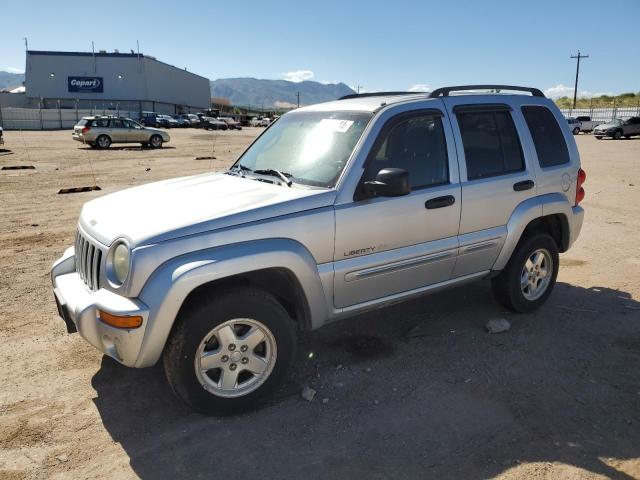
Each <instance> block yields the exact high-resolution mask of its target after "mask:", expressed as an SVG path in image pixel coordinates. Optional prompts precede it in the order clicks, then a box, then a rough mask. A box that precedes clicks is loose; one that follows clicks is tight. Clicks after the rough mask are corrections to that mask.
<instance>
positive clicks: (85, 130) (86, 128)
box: [82, 127, 91, 133]
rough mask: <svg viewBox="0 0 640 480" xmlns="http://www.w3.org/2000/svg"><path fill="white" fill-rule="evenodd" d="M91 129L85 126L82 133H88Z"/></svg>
mask: <svg viewBox="0 0 640 480" xmlns="http://www.w3.org/2000/svg"><path fill="white" fill-rule="evenodd" d="M89 130H91V128H90V127H84V128H83V129H82V133H87V132H88V131H89Z"/></svg>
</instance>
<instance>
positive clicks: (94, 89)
mask: <svg viewBox="0 0 640 480" xmlns="http://www.w3.org/2000/svg"><path fill="white" fill-rule="evenodd" d="M67 81H68V87H69V91H70V92H83V93H102V92H103V91H104V90H103V83H102V77H67Z"/></svg>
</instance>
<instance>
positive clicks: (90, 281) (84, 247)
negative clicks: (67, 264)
mask: <svg viewBox="0 0 640 480" xmlns="http://www.w3.org/2000/svg"><path fill="white" fill-rule="evenodd" d="M101 260H102V250H100V248H99V247H97V246H96V245H94V244H93V243H91V242H90V241H89V240H87V239H86V238H85V237H84V236H83V235H82V234H81V233H80V232H76V243H75V261H76V272H78V275H80V278H81V279H82V281H83V282H84V283H85V285H86V286H87V287H89V288H90V289H91V290H93V291H95V290H98V287H99V285H98V284H99V281H100V261H101Z"/></svg>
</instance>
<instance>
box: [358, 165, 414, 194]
mask: <svg viewBox="0 0 640 480" xmlns="http://www.w3.org/2000/svg"><path fill="white" fill-rule="evenodd" d="M363 187H364V188H363V193H364V194H365V195H366V196H368V197H373V196H376V195H378V196H381V197H399V196H402V195H407V194H409V193H411V182H410V181H409V172H407V171H406V170H405V169H403V168H383V169H382V170H380V171H379V172H378V174H377V175H376V179H375V180H369V181H368V182H364V185H363Z"/></svg>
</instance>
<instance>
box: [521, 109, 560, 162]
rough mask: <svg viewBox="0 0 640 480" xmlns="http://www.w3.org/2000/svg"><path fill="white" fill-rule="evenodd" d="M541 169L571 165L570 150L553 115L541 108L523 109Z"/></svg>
mask: <svg viewBox="0 0 640 480" xmlns="http://www.w3.org/2000/svg"><path fill="white" fill-rule="evenodd" d="M522 114H523V115H524V119H525V121H526V122H527V126H528V127H529V131H530V132H531V138H532V139H533V144H534V145H535V147H536V153H537V154H538V162H539V163H540V166H541V167H543V168H544V167H553V166H555V165H564V164H565V163H569V160H570V159H569V150H568V149H567V144H566V142H565V140H564V135H563V134H562V130H560V126H559V125H558V122H557V121H556V118H555V117H554V116H553V113H551V111H550V110H549V109H548V108H546V107H541V106H526V107H522Z"/></svg>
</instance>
